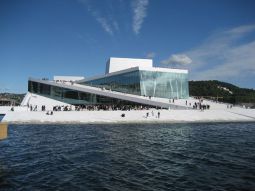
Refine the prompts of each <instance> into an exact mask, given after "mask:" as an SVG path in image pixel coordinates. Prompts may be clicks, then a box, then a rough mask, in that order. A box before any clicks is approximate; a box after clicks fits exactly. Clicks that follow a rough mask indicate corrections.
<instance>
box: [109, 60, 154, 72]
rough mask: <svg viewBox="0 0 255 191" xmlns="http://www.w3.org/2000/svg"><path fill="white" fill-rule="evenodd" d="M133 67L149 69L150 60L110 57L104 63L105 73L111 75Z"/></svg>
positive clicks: (150, 65)
mask: <svg viewBox="0 0 255 191" xmlns="http://www.w3.org/2000/svg"><path fill="white" fill-rule="evenodd" d="M133 67H143V68H151V67H152V60H151V59H134V58H113V57H111V58H110V59H109V60H108V62H107V63H106V71H105V73H106V74H108V73H112V72H116V71H120V70H125V69H128V68H133Z"/></svg>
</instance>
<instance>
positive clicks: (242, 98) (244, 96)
mask: <svg viewBox="0 0 255 191" xmlns="http://www.w3.org/2000/svg"><path fill="white" fill-rule="evenodd" d="M189 92H190V96H204V97H206V96H208V97H211V99H217V97H218V100H219V101H223V102H227V103H233V104H239V103H255V90H253V89H247V88H239V87H237V86H235V85H233V84H230V83H226V82H220V81H217V80H212V81H190V82H189Z"/></svg>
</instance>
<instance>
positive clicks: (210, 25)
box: [0, 0, 255, 93]
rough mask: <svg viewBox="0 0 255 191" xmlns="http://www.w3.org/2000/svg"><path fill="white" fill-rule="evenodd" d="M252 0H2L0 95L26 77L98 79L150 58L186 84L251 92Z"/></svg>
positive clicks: (21, 87)
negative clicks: (117, 60)
mask: <svg viewBox="0 0 255 191" xmlns="http://www.w3.org/2000/svg"><path fill="white" fill-rule="evenodd" d="M254 7H255V1H254V0H214V1H213V0H210V1H209V0H176V1H174V0H130V1H128V0H0V66H1V75H0V92H16V93H25V92H26V91H27V80H28V77H38V78H42V77H48V78H52V77H53V75H79V76H85V77H90V76H93V75H97V74H103V73H104V71H105V62H106V61H107V59H108V58H109V57H111V56H112V57H131V58H152V59H153V61H154V66H158V67H170V68H187V69H189V71H190V80H211V79H215V80H222V81H226V82H230V83H234V84H235V85H238V86H241V87H247V88H255V83H254V82H255V11H254Z"/></svg>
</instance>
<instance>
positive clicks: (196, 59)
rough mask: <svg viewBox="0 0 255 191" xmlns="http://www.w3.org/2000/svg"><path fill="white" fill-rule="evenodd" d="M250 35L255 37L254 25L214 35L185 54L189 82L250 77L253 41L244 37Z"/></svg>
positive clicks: (254, 71)
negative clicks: (187, 63)
mask: <svg viewBox="0 0 255 191" xmlns="http://www.w3.org/2000/svg"><path fill="white" fill-rule="evenodd" d="M250 34H251V35H252V34H253V35H254V34H255V24H254V25H244V26H239V27H236V28H232V29H229V30H225V31H221V32H217V33H215V34H213V35H211V36H210V37H209V38H208V39H206V41H205V42H204V43H203V44H201V45H200V46H198V47H196V48H194V49H192V50H190V51H187V52H185V54H186V55H187V56H188V57H190V58H191V59H192V64H190V65H189V70H190V77H191V79H194V80H223V81H229V82H231V81H233V80H236V79H238V80H240V81H245V79H247V80H248V79H250V78H254V76H255V39H254V36H253V38H252V36H250V38H246V37H249V36H248V35H250ZM244 39H245V41H244ZM254 80H255V79H254Z"/></svg>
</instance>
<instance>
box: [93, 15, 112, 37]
mask: <svg viewBox="0 0 255 191" xmlns="http://www.w3.org/2000/svg"><path fill="white" fill-rule="evenodd" d="M96 20H97V22H99V23H100V24H101V26H102V27H103V29H104V30H105V32H107V33H108V34H110V35H113V29H112V26H111V25H110V24H109V23H108V21H107V19H106V18H104V17H99V16H96Z"/></svg>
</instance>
